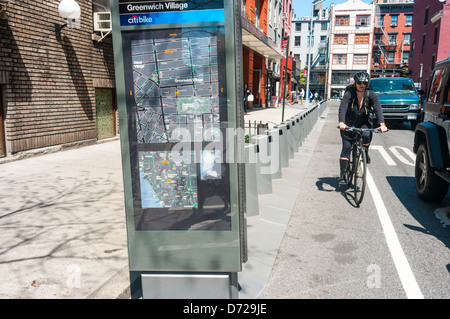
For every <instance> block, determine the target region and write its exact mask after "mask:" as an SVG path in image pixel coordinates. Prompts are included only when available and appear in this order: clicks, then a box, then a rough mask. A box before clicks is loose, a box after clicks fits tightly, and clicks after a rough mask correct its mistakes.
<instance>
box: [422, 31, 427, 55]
mask: <svg viewBox="0 0 450 319" xmlns="http://www.w3.org/2000/svg"><path fill="white" fill-rule="evenodd" d="M426 37H427V35H426V34H424V35H423V37H422V53H424V52H425V39H426Z"/></svg>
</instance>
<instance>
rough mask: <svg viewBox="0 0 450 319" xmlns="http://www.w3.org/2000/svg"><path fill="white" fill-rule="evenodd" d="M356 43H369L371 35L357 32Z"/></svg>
mask: <svg viewBox="0 0 450 319" xmlns="http://www.w3.org/2000/svg"><path fill="white" fill-rule="evenodd" d="M355 44H369V35H368V34H356V35H355Z"/></svg>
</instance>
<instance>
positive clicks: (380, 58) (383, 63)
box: [373, 21, 400, 75]
mask: <svg viewBox="0 0 450 319" xmlns="http://www.w3.org/2000/svg"><path fill="white" fill-rule="evenodd" d="M380 33H381V37H379V36H378V37H376V38H375V39H374V42H373V45H374V47H375V48H376V49H375V50H374V52H373V53H374V58H373V59H374V63H373V65H374V67H375V69H381V75H384V74H385V73H386V70H387V69H388V70H392V69H396V68H395V64H400V63H396V61H395V58H394V59H390V58H389V56H388V52H394V57H395V53H396V52H397V39H392V38H390V37H388V35H387V34H386V32H385V30H384V26H383V23H382V22H380V21H377V23H376V25H375V34H378V35H379V34H380Z"/></svg>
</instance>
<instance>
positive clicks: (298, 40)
mask: <svg viewBox="0 0 450 319" xmlns="http://www.w3.org/2000/svg"><path fill="white" fill-rule="evenodd" d="M301 45H302V37H300V36H295V38H294V46H296V47H299V46H301Z"/></svg>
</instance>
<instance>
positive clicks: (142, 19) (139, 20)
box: [128, 16, 153, 24]
mask: <svg viewBox="0 0 450 319" xmlns="http://www.w3.org/2000/svg"><path fill="white" fill-rule="evenodd" d="M152 22H153V19H152V18H151V17H148V16H132V17H131V18H129V19H128V24H149V23H152Z"/></svg>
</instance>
